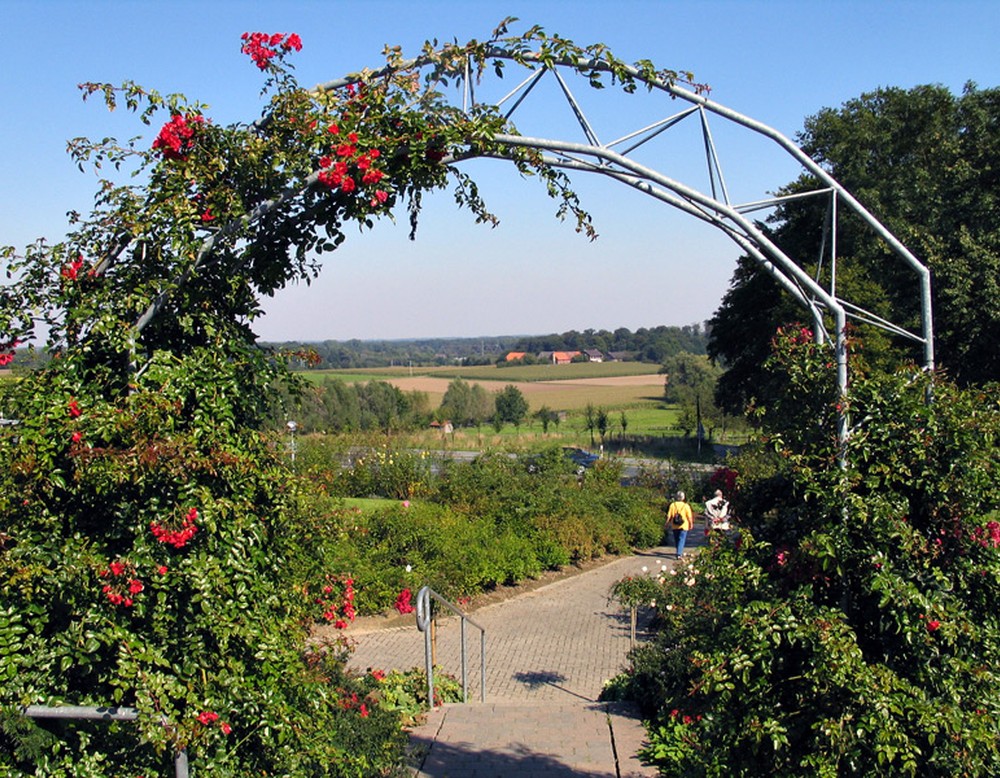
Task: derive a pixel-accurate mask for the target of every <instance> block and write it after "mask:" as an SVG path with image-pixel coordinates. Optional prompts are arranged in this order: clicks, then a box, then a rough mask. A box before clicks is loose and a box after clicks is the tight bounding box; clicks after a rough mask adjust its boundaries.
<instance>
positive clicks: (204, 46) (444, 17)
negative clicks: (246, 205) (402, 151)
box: [0, 0, 1000, 340]
mask: <svg viewBox="0 0 1000 778" xmlns="http://www.w3.org/2000/svg"><path fill="white" fill-rule="evenodd" d="M505 16H517V17H519V18H520V19H521V23H520V24H518V25H515V26H514V28H513V29H514V30H515V31H518V32H520V31H522V30H523V29H525V28H526V27H528V26H530V25H533V24H539V25H541V26H542V27H544V29H545V30H546V31H547V32H549V33H553V34H555V33H558V34H560V35H562V36H564V37H568V38H570V39H572V40H574V41H576V42H577V43H580V44H588V43H595V42H602V43H605V44H607V45H608V46H609V47H610V49H611V50H612V51H613V52H614V53H615V54H616V55H617V56H619V57H620V58H622V59H624V60H626V61H629V62H634V61H635V60H638V59H650V60H652V61H653V62H654V63H656V64H657V65H658V66H660V67H668V68H675V69H678V70H690V71H693V73H694V75H695V77H696V79H697V80H698V81H702V82H707V83H708V84H710V85H711V87H712V92H711V97H712V99H714V100H716V101H718V102H719V103H722V104H723V105H726V106H728V107H730V108H733V109H735V110H737V111H739V112H741V113H743V114H746V115H748V116H750V117H752V118H754V119H757V120H758V121H760V122H763V123H764V124H767V125H770V126H772V127H774V128H776V129H778V130H780V131H781V132H783V133H785V134H786V135H789V136H794V134H795V133H796V132H797V131H798V130H800V129H801V127H802V123H803V119H804V118H805V117H806V116H809V115H811V114H814V113H816V112H817V111H818V110H820V109H821V108H823V107H836V106H839V105H841V104H842V103H843V102H845V101H846V100H849V99H851V98H853V97H857V96H858V95H860V94H862V93H863V92H866V91H870V90H872V89H874V88H876V87H879V86H899V87H904V88H909V87H912V86H914V85H917V84H926V83H937V84H943V85H945V86H947V87H949V88H951V89H952V90H953V91H956V92H958V91H960V90H961V88H962V86H963V84H964V83H965V82H966V81H970V80H971V81H975V82H976V83H977V84H978V85H979V86H980V87H992V86H997V85H1000V49H998V48H997V34H998V32H1000V2H997V1H996V0H981V1H978V2H972V1H971V0H970V1H964V0H938V1H937V2H929V1H927V2H899V1H897V2H884V1H883V2H878V1H877V0H863V1H859V2H855V1H854V0H842V1H839V2H833V1H832V0H831V1H830V2H818V1H816V0H794V1H791V2H788V1H786V0H744V1H743V2H737V1H735V0H729V1H728V2H726V1H724V0H711V1H709V2H697V1H696V0H687V1H686V2H673V1H672V0H658V1H654V0H602V1H601V2H597V1H595V0H566V1H565V2H561V1H559V0H532V1H530V2H523V1H522V0H511V2H477V0H457V1H455V2H444V1H436V0H420V2H417V1H416V0H365V1H363V2H354V1H353V0H352V1H348V0H315V1H312V2H310V1H300V2H281V1H280V0H260V1H259V2H247V1H243V2H238V1H236V0H233V1H231V2H230V1H213V0H197V1H196V2H192V1H191V0H171V2H160V1H159V0H121V1H118V2H110V1H101V0H90V1H88V0H72V2H70V1H66V0H0V29H2V30H3V33H4V35H3V53H4V66H3V69H2V73H0V116H2V117H3V118H2V120H0V149H2V152H0V183H2V186H3V188H2V205H3V207H2V208H0V244H3V245H14V246H18V247H23V246H24V245H26V244H27V243H29V242H30V241H32V240H34V239H35V238H37V237H39V236H46V237H47V238H48V239H50V240H57V239H58V238H59V236H60V235H61V234H62V232H63V230H64V229H65V226H66V221H65V213H66V212H67V211H68V210H71V209H76V210H80V211H83V212H86V211H87V210H88V209H89V205H90V203H91V198H92V195H93V190H94V178H93V174H92V173H80V172H79V171H77V169H76V168H75V166H74V165H73V164H72V163H71V161H70V160H69V157H68V156H67V155H66V154H65V146H66V141H67V139H69V138H72V137H76V136H81V135H82V136H89V137H91V138H101V137H105V136H116V137H118V138H119V139H125V138H128V137H131V136H132V135H137V134H146V135H148V136H149V139H150V141H152V134H154V133H155V130H152V131H151V129H150V128H146V127H143V126H142V125H141V124H139V123H138V122H137V121H135V120H134V119H133V118H130V117H129V116H128V115H127V114H125V112H123V111H118V112H116V113H115V114H109V113H108V112H107V111H106V110H105V109H104V108H103V106H102V105H100V104H99V103H98V102H97V101H94V102H90V103H86V104H84V103H83V102H82V101H81V99H80V96H79V92H78V91H77V89H76V85H77V84H78V83H79V82H81V81H108V82H113V83H120V82H121V81H123V80H125V79H131V80H133V81H136V82H138V83H140V84H142V85H143V86H146V87H148V88H153V89H157V90H158V91H160V92H164V93H166V92H182V93H184V94H185V95H187V97H189V98H192V99H197V100H200V101H202V102H205V103H208V104H210V106H211V109H210V110H209V112H208V113H209V115H210V116H212V118H213V120H214V121H216V122H221V123H230V122H233V121H251V120H253V119H254V118H256V117H257V116H258V115H259V113H260V110H261V104H260V102H259V89H260V85H261V77H260V74H259V72H258V71H257V69H256V68H255V67H253V65H252V63H250V61H249V60H248V59H247V58H246V57H244V56H243V55H241V54H240V52H239V48H240V40H239V38H240V35H241V34H242V33H243V32H246V31H264V32H298V33H299V34H300V35H301V36H302V40H303V50H302V51H301V52H300V53H298V54H296V55H295V56H294V59H293V60H292V61H293V62H294V64H295V66H296V75H297V77H298V78H299V81H300V83H301V84H302V85H303V86H312V85H313V84H316V83H319V82H323V81H328V80H330V79H333V78H336V77H339V76H341V75H343V74H345V73H347V72H350V71H354V70H359V69H361V68H363V67H366V66H377V65H379V64H380V63H381V62H382V61H383V60H382V54H381V52H382V49H383V46H384V45H386V44H391V45H396V44H399V45H401V46H402V47H403V50H404V53H409V54H416V53H417V52H418V50H419V47H420V45H421V44H422V43H423V42H424V41H425V40H428V39H434V38H436V39H438V40H440V41H449V40H457V41H459V42H464V41H466V40H469V39H471V38H479V39H483V38H487V37H488V36H489V34H490V32H491V31H492V29H493V28H494V27H495V26H496V24H497V22H499V21H500V20H501V19H502V18H504V17H505ZM571 88H572V89H573V90H574V93H576V94H577V96H578V97H579V98H580V99H581V101H583V102H585V106H586V109H587V111H588V114H589V115H590V116H591V118H592V120H594V122H595V124H596V125H597V132H598V136H599V137H600V138H601V139H602V140H607V139H609V138H612V137H617V136H619V135H621V134H624V132H625V131H627V130H628V129H635V128H638V127H641V126H643V124H644V123H645V121H647V118H648V117H655V118H660V117H665V116H669V115H671V114H673V113H674V112H675V111H676V110H677V108H678V106H677V105H676V104H671V102H670V101H668V100H663V99H661V100H660V101H659V102H658V103H652V102H651V101H650V100H649V99H648V98H645V97H640V98H638V99H637V100H636V101H634V102H631V101H630V100H625V99H624V98H620V97H617V96H615V95H611V94H605V93H607V92H608V91H609V90H605V93H591V90H589V89H588V88H587V87H586V84H585V83H584V82H582V81H579V80H578V81H576V82H574V83H572V84H571ZM642 101H645V102H642ZM556 111H557V109H556V108H554V107H552V105H549V106H547V107H546V108H545V109H544V111H543V112H542V113H543V114H545V112H552V113H555V112H556ZM540 115H542V114H540ZM519 127H520V129H521V131H522V132H524V133H525V134H528V135H549V136H551V135H552V134H553V133H556V132H557V131H558V130H557V127H565V128H566V131H565V132H563V133H562V135H561V137H562V138H563V139H567V140H581V138H580V137H579V133H578V131H577V133H576V134H575V135H574V134H572V131H573V129H574V125H572V123H566V124H563V125H557V123H555V122H554V121H553V123H551V124H549V123H543V124H542V125H540V126H539V128H538V129H536V128H534V127H529V126H524V125H521V124H519ZM713 133H717V135H716V142H717V144H718V145H719V150H720V154H721V155H722V164H723V173H724V174H725V176H726V179H727V183H728V185H729V187H730V190H731V192H732V194H733V199H734V201H736V202H740V201H750V200H756V199H759V198H761V197H763V196H765V195H766V193H767V192H770V191H773V190H774V189H776V188H777V187H779V186H781V185H783V184H785V183H787V182H788V181H790V180H791V179H792V178H794V176H795V175H797V173H798V169H797V168H795V167H794V166H790V165H789V164H788V163H787V162H786V161H785V160H783V159H782V158H780V157H774V156H772V155H771V154H770V152H768V151H767V150H766V149H763V148H761V147H760V146H759V145H757V144H758V141H756V140H753V139H752V138H751V137H750V136H749V134H748V133H734V132H729V131H727V130H725V129H724V128H720V129H718V130H715V129H713ZM697 158H698V147H697V145H692V146H690V147H689V146H685V145H683V143H681V142H677V145H676V146H667V147H666V148H665V149H664V150H663V152H662V156H661V157H659V158H658V159H657V162H656V165H655V166H656V167H657V169H658V170H659V171H660V172H662V173H664V174H666V175H669V176H672V177H674V178H677V179H679V180H681V181H683V182H685V183H688V182H689V181H690V182H691V183H697V182H696V181H694V180H693V179H694V178H696V177H697V175H698V173H697V171H698V169H699V168H698V167H697V166H695V165H693V164H692V160H696V159H697ZM469 172H471V173H473V174H474V175H481V176H482V182H483V190H484V194H485V196H486V197H487V201H488V203H489V204H490V205H491V206H492V207H493V209H494V211H495V212H496V213H497V215H498V216H500V218H501V225H500V226H499V227H497V228H496V229H493V230H491V229H489V228H488V227H484V226H477V225H474V224H473V223H472V219H471V218H470V217H469V215H468V214H467V213H464V212H460V211H458V210H457V209H456V208H455V206H454V203H453V201H452V198H451V195H450V194H446V193H442V194H440V195H436V196H434V197H432V198H430V202H429V203H428V207H427V209H426V212H425V216H424V219H423V222H422V225H421V228H420V230H419V232H418V235H417V240H416V241H415V242H410V241H409V240H407V231H408V229H407V225H406V217H405V214H401V216H400V222H399V224H396V225H394V224H392V223H388V222H386V223H384V224H380V225H378V226H377V227H376V229H375V230H374V231H373V232H371V233H366V234H363V235H362V234H349V236H348V240H347V242H346V243H345V244H344V246H343V247H342V248H341V249H340V250H338V251H337V252H335V253H334V254H333V255H327V259H326V260H325V266H324V270H323V273H322V275H321V277H320V278H319V279H318V280H317V281H315V282H313V284H312V285H311V286H304V285H303V286H299V287H293V288H290V289H288V290H285V291H284V292H282V293H281V294H279V295H278V296H277V297H276V298H275V299H274V300H268V301H267V305H266V309H267V311H268V315H267V316H266V317H265V318H264V319H263V320H261V321H259V322H258V324H257V331H258V333H259V334H260V335H261V336H262V337H263V338H264V339H267V340H284V339H299V340H322V339H327V338H332V339H338V340H343V339H349V338H360V339H375V338H379V339H381V338H409V337H444V336H462V337H479V336H486V335H507V334H541V333H548V332H563V331H566V330H569V329H577V330H583V329H586V328H595V329H615V328H618V327H627V328H629V329H632V330H635V329H637V328H639V327H653V326H657V325H660V324H667V325H683V324H690V323H694V322H700V321H703V320H705V319H707V318H709V317H710V316H711V315H712V313H713V311H714V310H715V308H716V307H717V305H718V303H719V300H720V299H721V296H722V294H723V293H724V292H725V290H726V288H727V285H728V282H729V278H730V275H731V273H732V270H733V267H734V264H735V260H736V257H737V256H738V253H739V252H738V250H737V249H736V247H735V246H733V245H732V244H731V243H729V242H728V240H727V239H725V238H724V237H723V236H721V235H720V234H718V233H716V232H715V231H713V230H711V229H710V228H707V227H705V226H703V225H701V224H699V223H698V222H696V221H695V220H694V219H691V218H690V217H684V216H682V215H680V214H677V213H675V212H673V211H671V210H670V209H669V208H668V207H666V206H663V205H660V204H655V203H653V202H652V201H648V198H645V199H644V198H643V197H642V196H640V195H638V194H637V193H635V192H632V191H630V190H628V189H627V188H625V187H622V186H621V185H619V184H615V183H613V182H610V181H608V180H606V179H597V178H596V177H594V176H583V177H577V179H575V180H576V181H577V182H578V183H577V190H578V191H579V192H580V194H581V196H582V197H583V200H584V205H585V206H586V207H587V208H588V209H589V210H590V211H591V212H592V213H593V215H594V218H595V222H596V226H597V229H598V232H599V233H600V235H601V237H600V238H599V239H598V240H597V241H596V242H594V243H590V242H588V241H587V240H586V239H585V238H583V237H582V236H579V235H577V234H576V233H575V232H574V231H573V229H572V226H571V225H569V224H567V223H560V222H558V221H557V220H556V219H555V218H554V211H555V204H554V203H552V202H551V201H549V200H548V199H547V197H546V196H545V195H544V193H543V192H542V191H541V188H540V186H539V185H538V183H537V182H534V181H523V180H521V179H520V178H519V177H518V176H517V175H516V173H515V172H514V171H513V170H512V169H510V168H509V167H507V166H500V165H499V164H498V163H489V162H478V163H473V164H472V165H471V166H469Z"/></svg>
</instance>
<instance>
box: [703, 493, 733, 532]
mask: <svg viewBox="0 0 1000 778" xmlns="http://www.w3.org/2000/svg"><path fill="white" fill-rule="evenodd" d="M728 529H729V500H727V499H726V498H725V497H723V496H722V490H721V489H716V490H715V497H713V498H712V499H711V500H707V501H706V502H705V534H706V535H707V534H708V533H709V532H714V531H716V530H718V531H722V532H724V531H725V530H728Z"/></svg>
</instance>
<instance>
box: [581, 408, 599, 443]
mask: <svg viewBox="0 0 1000 778" xmlns="http://www.w3.org/2000/svg"><path fill="white" fill-rule="evenodd" d="M583 424H584V427H585V429H586V430H587V432H589V433H590V447H591V448H593V447H594V430H595V429H597V409H596V408H595V407H594V404H593V403H592V402H588V403H587V405H586V407H585V408H584V409H583Z"/></svg>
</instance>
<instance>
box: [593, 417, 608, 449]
mask: <svg viewBox="0 0 1000 778" xmlns="http://www.w3.org/2000/svg"><path fill="white" fill-rule="evenodd" d="M596 421H597V432H598V433H599V434H600V436H601V445H604V437H605V436H606V435H607V434H608V412H607V411H606V410H604V408H598V409H597V420H596Z"/></svg>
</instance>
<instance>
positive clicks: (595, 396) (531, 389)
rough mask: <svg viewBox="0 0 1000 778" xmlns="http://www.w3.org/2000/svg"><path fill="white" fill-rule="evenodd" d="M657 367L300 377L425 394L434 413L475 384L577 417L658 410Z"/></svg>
mask: <svg viewBox="0 0 1000 778" xmlns="http://www.w3.org/2000/svg"><path fill="white" fill-rule="evenodd" d="M658 370H659V366H658V365H650V364H644V363H639V362H603V363H596V362H581V363H576V364H571V365H524V366H517V367H505V368H498V367H496V366H493V365H486V366H482V365H480V366H476V367H420V368H416V367H414V368H409V367H390V368H380V369H374V370H316V371H309V372H307V373H305V374H304V375H305V376H306V377H307V378H309V379H310V380H313V381H317V382H318V381H322V380H324V379H326V378H337V379H340V380H342V381H348V382H354V381H386V382H388V383H391V384H393V385H395V386H397V387H399V388H400V389H402V390H403V391H407V392H409V391H418V392H424V393H426V394H427V396H428V399H429V401H430V404H431V406H432V407H436V406H438V405H440V404H441V398H442V397H444V393H445V391H446V390H447V388H448V384H449V383H450V382H451V381H453V380H454V379H456V378H461V379H463V380H465V381H468V382H469V383H479V384H481V385H482V386H483V388H484V389H486V390H487V391H490V392H498V391H500V390H501V389H503V387H505V386H507V385H513V386H516V387H517V388H518V389H520V390H521V392H522V394H524V397H525V399H526V400H527V401H528V405H529V407H530V409H531V411H532V412H534V411H536V410H538V409H539V408H541V407H542V406H543V405H544V406H548V407H549V408H552V409H554V410H565V411H576V410H580V409H582V408H584V407H586V405H587V404H588V403H591V404H593V405H594V406H597V407H604V408H615V409H618V408H647V409H653V408H656V407H659V406H660V405H661V403H662V395H663V377H662V376H661V375H659V374H658V372H657V371H658Z"/></svg>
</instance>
